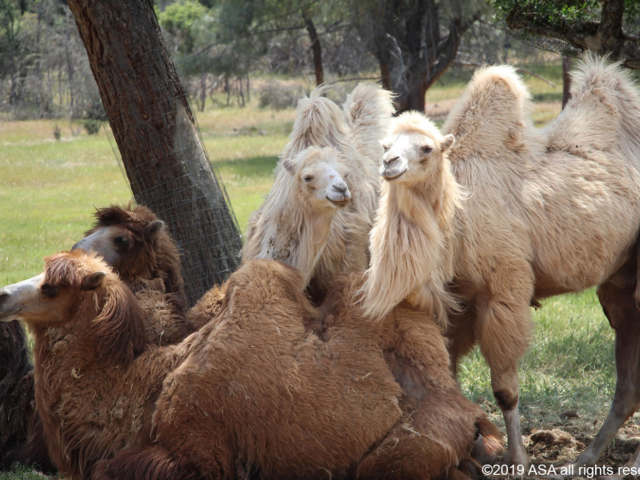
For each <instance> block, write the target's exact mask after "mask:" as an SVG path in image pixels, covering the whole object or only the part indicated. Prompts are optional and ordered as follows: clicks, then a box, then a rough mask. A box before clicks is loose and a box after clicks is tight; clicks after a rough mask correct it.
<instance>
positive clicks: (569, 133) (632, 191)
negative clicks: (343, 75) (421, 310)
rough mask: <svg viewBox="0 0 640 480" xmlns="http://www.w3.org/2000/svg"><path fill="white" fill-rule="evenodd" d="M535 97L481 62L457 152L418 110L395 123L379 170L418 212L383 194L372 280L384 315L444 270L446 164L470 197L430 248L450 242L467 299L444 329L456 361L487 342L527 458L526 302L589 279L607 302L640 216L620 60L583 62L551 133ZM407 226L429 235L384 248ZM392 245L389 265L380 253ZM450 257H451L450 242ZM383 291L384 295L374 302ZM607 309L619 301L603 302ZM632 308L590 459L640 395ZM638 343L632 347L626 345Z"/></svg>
mask: <svg viewBox="0 0 640 480" xmlns="http://www.w3.org/2000/svg"><path fill="white" fill-rule="evenodd" d="M529 107H530V97H529V93H528V91H527V89H526V87H525V86H524V84H523V83H522V81H521V80H520V78H519V77H518V76H517V75H516V74H515V71H514V70H513V69H512V68H510V67H490V68H486V69H482V70H479V71H478V72H477V73H476V74H475V76H474V78H473V80H472V82H471V84H470V85H469V87H468V88H467V91H466V92H465V94H464V95H463V97H462V98H461V99H460V101H459V102H458V104H457V105H456V106H455V108H454V109H453V110H452V112H451V114H450V116H449V118H448V120H447V122H446V124H445V126H444V129H443V130H444V133H446V134H451V135H453V136H455V138H456V142H455V144H454V146H453V147H452V148H451V149H450V151H449V157H448V161H447V159H446V156H442V155H439V154H438V151H439V150H440V148H439V145H441V141H444V139H447V136H445V137H442V135H441V134H440V133H439V132H438V131H437V129H435V128H434V127H433V124H431V123H430V122H429V121H428V120H426V119H423V120H422V122H421V123H420V128H416V126H415V123H414V121H416V120H419V117H417V116H416V115H409V116H401V117H399V118H398V119H397V121H396V124H395V127H394V132H395V133H394V134H393V135H392V136H390V138H389V139H387V140H386V142H387V146H388V147H389V148H388V151H387V153H386V154H385V157H384V162H385V164H384V167H383V172H382V173H383V175H384V176H386V178H387V180H388V181H389V182H390V185H389V186H388V187H387V188H388V191H389V192H395V194H397V196H398V200H397V203H398V204H399V203H400V202H403V204H405V205H408V206H409V207H410V208H406V209H404V210H403V211H400V210H399V209H397V208H390V207H389V206H390V205H391V206H394V205H395V204H394V203H392V202H391V201H389V202H385V203H382V206H381V209H380V212H379V217H378V222H379V225H380V228H377V227H378V225H376V227H375V228H374V230H373V232H372V236H371V244H372V256H373V259H372V265H373V266H372V269H371V271H370V272H369V277H368V279H367V281H368V283H367V285H366V288H365V291H366V293H367V297H366V301H367V305H368V308H369V309H370V310H371V311H372V312H373V313H375V314H377V315H383V314H384V312H385V311H387V310H388V309H390V308H392V307H393V306H394V305H395V304H396V303H397V301H399V300H400V299H401V296H402V295H404V294H405V293H406V292H418V293H419V292H420V290H421V289H423V288H424V282H426V283H427V285H429V284H430V283H432V281H433V278H435V277H437V276H438V270H436V273H435V274H434V272H432V271H430V270H428V269H427V270H425V267H424V266H423V265H422V263H423V262H424V263H425V264H426V265H428V266H429V268H431V266H432V265H434V264H436V265H437V263H438V262H434V260H433V257H434V256H435V255H436V254H434V253H433V252H432V251H430V250H428V249H427V247H426V245H429V246H430V247H431V245H430V242H432V240H430V239H429V238H426V237H427V236H428V235H429V233H430V232H431V231H430V230H427V229H425V228H424V227H423V225H424V224H425V223H429V222H430V223H431V224H432V225H435V224H437V220H436V217H437V215H436V214H435V212H436V210H437V204H438V202H442V203H446V187H445V188H444V189H443V183H442V182H441V181H440V179H439V178H438V177H437V176H436V177H433V178H431V177H430V176H429V175H431V172H433V171H434V168H437V167H433V165H432V163H434V162H435V163H438V162H440V163H441V164H442V165H441V168H442V169H443V170H448V169H450V171H451V173H452V174H453V177H454V178H455V180H456V181H457V182H458V183H459V184H460V185H461V186H462V188H464V189H465V190H466V191H467V192H468V195H469V198H468V200H467V201H466V202H464V206H463V208H457V209H455V212H454V213H453V216H452V218H451V219H450V220H449V226H448V227H447V229H445V230H443V231H442V232H441V233H440V235H441V236H443V237H445V241H444V242H437V241H436V242H433V247H432V248H439V249H440V248H441V245H442V244H444V245H446V246H447V247H448V248H449V251H450V252H453V255H452V259H453V269H452V270H450V272H452V275H450V276H449V277H448V278H444V279H443V280H445V281H451V282H452V288H451V291H452V292H454V293H455V294H456V295H457V296H459V298H461V299H462V303H463V306H464V310H463V311H462V312H459V314H458V315H454V316H453V317H452V318H451V324H450V328H449V330H448V335H449V336H450V337H451V340H452V344H451V353H452V359H453V365H454V367H455V366H456V364H457V361H458V358H459V357H460V356H461V355H464V354H465V353H466V352H468V351H469V349H470V348H471V347H472V346H473V345H474V344H475V343H476V342H478V343H479V344H480V349H481V352H482V354H483V355H484V357H485V359H486V360H487V362H488V363H489V366H490V368H491V381H492V388H493V392H494V396H495V397H496V400H497V402H498V405H499V406H500V408H501V410H502V412H503V415H504V418H505V423H506V427H507V434H508V440H509V445H508V457H507V459H508V460H509V461H511V462H513V463H522V464H526V463H527V461H528V459H527V455H526V452H525V450H524V446H523V444H522V437H521V435H520V420H519V414H518V376H517V364H518V361H519V359H520V358H521V357H522V355H523V354H524V352H525V351H526V348H527V346H528V342H529V334H530V330H531V317H530V310H529V306H530V305H531V304H535V303H536V302H537V299H541V298H545V297H548V296H551V295H557V294H561V293H564V292H575V291H580V290H582V289H584V288H587V287H590V286H592V285H602V287H601V288H600V292H601V299H602V298H603V292H604V291H605V290H606V289H607V288H614V286H615V284H616V283H615V277H616V276H615V275H614V273H615V272H616V270H618V269H619V268H620V267H621V266H623V264H625V262H626V261H627V259H628V258H629V257H630V256H631V255H632V254H633V255H635V250H633V248H632V246H633V245H634V243H635V239H636V236H637V232H638V228H639V226H640V173H639V172H640V100H639V98H638V94H637V92H636V91H635V90H634V88H633V85H632V82H631V81H630V79H629V77H628V76H627V75H626V74H625V73H624V72H623V71H622V70H621V68H620V67H619V66H617V65H607V64H606V63H605V62H603V61H601V60H598V59H595V58H586V59H585V60H584V61H583V63H582V64H581V66H580V67H579V69H578V71H577V72H576V73H574V74H573V82H572V98H571V100H570V102H569V103H568V105H567V106H566V107H565V109H564V110H563V112H562V114H561V115H560V116H559V117H558V118H557V119H556V120H555V121H554V122H553V123H552V124H551V125H549V127H547V128H546V129H544V130H536V129H535V128H533V126H532V123H531V121H530V120H529V117H528V111H529ZM423 130H424V131H428V133H427V134H425V132H424V131H423ZM441 139H442V140H441ZM423 146H424V147H427V148H422V147H423ZM404 169H406V173H404V174H403V173H402V171H403V170H404ZM420 172H423V173H422V175H423V177H422V178H423V180H419V179H420V175H421V173H420ZM418 180H419V181H418ZM445 185H446V183H445ZM403 197H406V198H408V199H410V200H403ZM385 224H386V227H385ZM398 224H400V225H403V226H402V227H401V228H402V229H403V232H407V233H406V234H404V233H403V235H410V234H415V235H418V234H422V235H424V236H425V239H424V240H423V241H422V242H421V243H412V244H410V245H409V244H407V243H406V242H397V243H396V244H388V245H387V244H385V241H386V239H387V238H390V236H391V235H392V233H390V232H387V231H386V230H385V228H386V229H390V228H392V227H394V226H396V225H398ZM416 232H418V233H416ZM420 232H424V233H420ZM412 238H413V237H412ZM433 238H435V239H438V235H435V234H434V235H433ZM377 245H378V246H382V247H376V246H377ZM404 246H406V248H405V247H404ZM414 246H419V248H414ZM383 247H384V248H383ZM403 248H404V249H403ZM383 252H384V253H385V254H386V255H391V256H392V258H393V260H394V261H393V262H391V263H389V262H386V263H385V261H384V259H377V258H375V257H376V256H377V255H379V254H380V253H383ZM441 255H442V257H443V258H446V257H447V255H448V253H447V251H446V249H445V252H444V253H442V254H441ZM444 263H445V264H446V261H445V262H444ZM380 268H382V269H380ZM377 269H380V270H378V271H376V270H377ZM387 275H391V276H394V278H397V279H407V280H408V282H411V283H410V284H409V285H395V286H393V288H395V290H394V291H393V292H390V293H388V292H386V291H385V290H384V289H385V288H388V287H389V282H388V281H387V280H386V279H384V277H385V276H387ZM437 279H438V278H437ZM609 279H611V280H609ZM607 285H609V287H607ZM628 294H629V295H631V294H632V291H631V292H630V293H628ZM383 295H385V297H384V299H385V301H387V302H388V303H387V304H386V305H385V304H384V303H382V302H380V301H378V298H379V297H380V296H383ZM618 295H621V293H620V292H618ZM631 301H632V299H631ZM603 306H604V307H605V311H607V310H609V312H613V310H614V308H613V306H611V305H609V306H610V307H611V308H608V306H607V302H606V301H603ZM624 315H625V314H621V315H616V319H617V320H616V321H612V325H613V326H614V328H616V323H620V324H623V325H625V327H624V328H622V327H617V328H616V330H617V331H618V339H617V340H616V345H617V346H618V347H620V348H619V350H618V352H617V368H618V388H617V390H616V397H615V398H614V403H613V405H612V410H611V413H610V414H609V417H608V418H607V422H605V426H603V428H602V430H601V432H600V433H599V435H598V438H597V439H596V440H595V441H594V442H593V443H592V446H590V447H589V449H587V451H585V452H584V453H583V454H582V456H581V457H580V459H579V460H578V463H581V464H593V463H594V462H595V460H596V459H597V457H598V456H599V454H600V453H601V451H602V448H604V446H605V445H606V444H608V442H609V441H610V440H611V439H612V438H613V435H615V432H616V431H617V430H618V428H619V427H620V425H621V424H622V423H623V422H624V421H625V420H626V419H627V418H628V417H629V416H630V415H631V414H633V412H634V411H635V409H637V407H638V404H639V403H640V388H639V387H638V383H637V382H636V383H634V384H633V386H631V387H623V386H622V384H623V383H625V384H626V383H627V382H628V380H627V379H626V378H627V377H629V376H634V377H637V372H638V368H640V367H639V366H638V363H639V361H638V358H639V357H640V354H639V351H640V350H639V347H637V345H638V340H637V338H638V332H637V329H635V330H634V328H635V327H632V326H631V324H630V322H632V321H634V320H633V318H632V317H633V316H627V317H625V316H624ZM610 318H611V317H610ZM621 328H622V329H621ZM620 332H627V333H626V334H629V335H632V333H633V337H634V338H633V340H631V339H629V338H626V339H622V338H620ZM626 334H625V335H626ZM630 341H633V342H635V344H636V347H630V346H628V342H630ZM623 344H625V345H626V346H623Z"/></svg>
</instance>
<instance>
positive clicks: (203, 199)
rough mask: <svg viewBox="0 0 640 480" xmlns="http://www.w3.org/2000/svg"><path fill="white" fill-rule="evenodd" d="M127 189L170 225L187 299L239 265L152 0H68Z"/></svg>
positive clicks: (229, 216)
mask: <svg viewBox="0 0 640 480" xmlns="http://www.w3.org/2000/svg"><path fill="white" fill-rule="evenodd" d="M68 3H69V7H70V8H71V11H72V12H73V15H74V17H75V20H76V24H77V26H78V29H79V31H80V35H81V37H82V40H83V42H84V45H85V47H86V49H87V53H88V55H89V62H90V65H91V70H92V71H93V74H94V76H95V78H96V81H97V83H98V88H99V91H100V96H101V98H102V103H103V105H104V108H105V111H106V113H107V116H108V118H109V123H110V124H111V128H112V130H113V135H114V137H115V140H116V142H117V144H118V148H119V150H120V153H121V155H122V162H123V164H124V166H125V169H126V172H127V176H128V178H129V181H130V184H131V189H132V191H133V194H134V196H135V199H136V201H137V202H138V203H140V204H142V205H146V206H148V207H149V208H151V209H152V210H153V211H155V212H156V213H157V215H158V216H159V217H160V218H162V219H163V220H164V221H165V222H166V223H167V225H168V227H169V230H170V231H171V233H172V234H173V236H174V238H175V239H176V241H177V243H178V245H179V247H180V249H181V252H182V254H183V258H182V260H183V273H184V276H185V281H186V286H187V288H186V293H187V300H188V302H189V303H190V304H193V303H194V302H195V301H196V300H197V299H198V298H199V297H200V296H201V295H202V294H203V293H204V292H205V291H206V290H208V289H209V288H210V287H211V286H213V285H214V284H215V283H221V282H222V281H224V280H225V278H226V277H227V276H228V275H229V274H230V273H231V272H232V271H233V270H235V268H236V267H237V264H238V262H239V259H238V256H237V255H238V252H239V250H240V248H241V245H242V240H241V237H240V234H239V232H238V229H237V226H236V223H235V220H234V218H233V213H232V212H231V211H230V209H229V207H228V206H227V204H226V202H225V194H224V191H223V187H221V185H220V184H219V183H218V181H217V179H216V177H215V175H214V172H213V170H212V168H211V164H210V163H209V160H208V158H207V155H206V152H205V151H204V148H203V146H202V144H201V142H200V139H199V137H198V132H197V130H196V127H195V117H194V114H193V112H192V111H191V108H190V107H189V103H188V101H187V93H186V91H185V88H184V86H183V84H182V82H181V81H180V78H179V77H178V73H177V71H176V68H175V65H174V63H173V61H172V60H171V56H170V55H169V52H168V50H167V47H166V44H165V42H164V40H163V38H162V35H161V32H160V27H159V25H158V20H157V18H156V15H155V13H154V9H153V2H152V0H69V2H68Z"/></svg>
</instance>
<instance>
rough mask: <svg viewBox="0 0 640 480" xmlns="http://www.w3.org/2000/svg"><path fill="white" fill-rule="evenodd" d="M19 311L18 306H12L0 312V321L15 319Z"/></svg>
mask: <svg viewBox="0 0 640 480" xmlns="http://www.w3.org/2000/svg"><path fill="white" fill-rule="evenodd" d="M19 312H20V307H14V308H12V309H11V310H7V311H4V312H0V322H11V321H13V320H15V319H16V315H17V314H18V313H19Z"/></svg>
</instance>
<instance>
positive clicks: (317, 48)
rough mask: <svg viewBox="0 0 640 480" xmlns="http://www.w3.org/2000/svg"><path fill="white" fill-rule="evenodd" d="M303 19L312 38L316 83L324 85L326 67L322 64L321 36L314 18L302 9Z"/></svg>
mask: <svg viewBox="0 0 640 480" xmlns="http://www.w3.org/2000/svg"><path fill="white" fill-rule="evenodd" d="M302 19H303V20H304V24H305V25H306V27H307V32H308V33H309V39H310V40H311V50H312V51H313V66H314V68H315V71H316V85H322V84H323V83H324V68H323V66H322V46H321V45H320V38H319V37H318V32H317V31H316V26H315V25H314V24H313V20H311V17H310V16H309V15H308V14H307V12H305V11H302Z"/></svg>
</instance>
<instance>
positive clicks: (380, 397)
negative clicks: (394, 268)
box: [29, 251, 402, 480]
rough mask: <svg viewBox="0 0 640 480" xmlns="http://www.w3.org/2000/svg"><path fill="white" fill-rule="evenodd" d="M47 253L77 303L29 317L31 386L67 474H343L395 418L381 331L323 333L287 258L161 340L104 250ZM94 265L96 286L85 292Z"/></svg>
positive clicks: (264, 266) (51, 270) (53, 277)
mask: <svg viewBox="0 0 640 480" xmlns="http://www.w3.org/2000/svg"><path fill="white" fill-rule="evenodd" d="M46 263H47V270H46V279H45V282H49V283H51V284H52V285H54V286H60V293H59V295H62V296H65V297H68V296H70V297H68V298H72V299H73V303H72V304H70V305H69V306H68V307H67V308H68V312H67V321H66V322H63V323H60V324H46V323H45V321H46V319H42V320H44V321H41V320H40V319H37V318H32V319H29V323H30V328H31V329H32V332H33V334H34V337H35V342H36V347H35V350H36V358H37V364H36V375H37V377H38V382H37V385H36V395H37V399H38V405H39V406H40V407H41V408H40V412H41V415H42V419H43V427H44V430H45V433H46V438H47V442H48V445H49V449H50V452H51V456H52V457H53V458H54V460H55V462H56V463H57V464H58V466H59V467H60V469H61V471H62V473H63V474H65V476H66V477H68V478H70V479H72V480H73V479H79V478H87V477H89V476H90V475H91V474H92V472H93V473H94V474H95V476H96V478H129V477H131V476H135V477H136V478H236V477H237V476H250V475H254V474H255V475H258V476H259V477H261V478H313V477H320V476H322V477H327V476H328V475H329V474H331V475H333V476H335V477H340V476H343V475H347V474H350V473H353V469H354V468H355V467H356V465H357V463H358V462H359V460H360V459H361V458H362V457H363V456H364V455H365V454H366V453H367V452H368V451H369V450H370V449H371V447H372V446H373V445H375V444H377V443H378V442H380V441H381V440H382V439H383V438H384V437H385V436H386V434H387V433H388V432H389V431H391V430H392V429H393V428H394V427H395V426H396V425H397V424H398V422H399V421H400V420H401V418H402V412H401V410H400V408H399V402H400V400H401V399H402V390H401V389H400V387H399V386H398V384H397V383H396V381H395V379H394V377H393V375H392V373H391V371H390V370H389V368H388V367H387V363H386V360H385V357H384V355H383V353H382V352H381V350H380V346H379V345H378V342H376V341H374V340H375V339H376V338H379V337H378V334H377V333H373V332H372V331H371V329H370V328H369V326H368V325H366V324H365V323H363V322H361V321H360V319H354V320H353V321H351V322H347V321H346V320H345V321H342V322H341V325H340V326H337V325H336V326H333V327H332V329H331V332H330V338H328V340H327V341H322V340H320V339H319V338H318V337H317V336H316V335H315V334H314V333H313V332H312V331H310V330H309V328H308V327H307V325H309V324H310V323H311V322H312V321H313V320H314V319H315V318H316V316H317V311H316V310H315V309H314V308H313V307H312V306H311V305H310V303H309V301H308V300H307V299H306V297H305V296H304V294H303V292H302V277H301V274H300V273H299V272H298V271H295V270H293V269H292V268H290V267H287V266H285V265H282V264H279V263H278V262H273V261H266V260H257V261H251V262H248V263H247V264H245V265H244V266H243V267H241V269H240V270H239V271H237V272H236V273H234V274H233V275H232V276H231V278H230V279H229V281H228V282H227V283H226V285H224V286H223V288H222V292H223V293H224V300H223V301H222V304H221V305H219V304H218V299H219V295H215V296H214V299H215V300H214V301H215V306H214V307H213V310H215V311H218V310H219V314H218V316H217V317H215V318H213V319H211V321H209V322H208V323H207V324H206V325H205V326H204V327H203V328H201V329H200V330H199V331H198V332H196V333H194V334H193V335H191V336H189V337H188V338H187V339H185V341H184V342H182V343H181V344H179V345H175V346H170V347H156V346H152V345H150V344H148V343H145V341H146V339H145V338H144V328H143V322H144V315H143V313H142V311H141V310H140V308H139V307H138V306H137V303H136V301H135V299H134V297H133V295H132V293H131V291H130V290H129V289H128V288H127V287H126V286H125V285H124V284H123V283H122V282H121V281H120V280H119V279H118V277H117V276H116V275H115V274H114V273H111V272H110V269H109V268H108V266H107V265H106V264H104V263H103V262H102V261H101V260H100V259H98V258H96V257H93V256H90V255H86V254H85V253H84V252H82V251H76V252H72V253H63V254H57V255H55V256H52V257H49V258H48V259H47V262H46ZM96 271H106V272H107V275H106V277H105V278H104V280H103V282H102V284H101V285H100V286H99V287H97V288H95V289H93V290H86V289H83V287H82V285H83V282H84V278H87V276H88V275H90V274H92V273H93V272H96ZM62 275H64V277H63V276H62ZM62 300H64V299H63V298H61V300H60V301H62ZM30 301H31V300H30ZM52 301H53V302H54V303H55V302H56V300H55V298H54V300H52ZM218 307H220V308H218ZM52 308H55V305H54V304H52ZM203 308H204V306H203ZM133 472H135V475H134V473H133Z"/></svg>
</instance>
